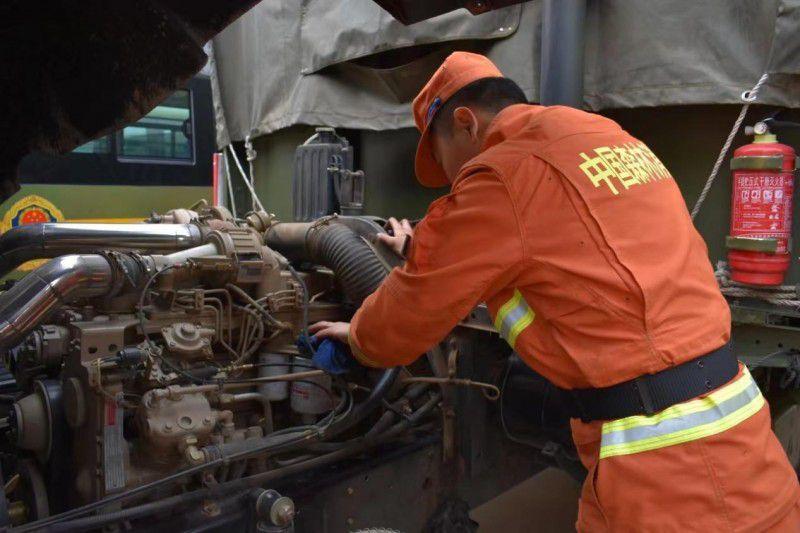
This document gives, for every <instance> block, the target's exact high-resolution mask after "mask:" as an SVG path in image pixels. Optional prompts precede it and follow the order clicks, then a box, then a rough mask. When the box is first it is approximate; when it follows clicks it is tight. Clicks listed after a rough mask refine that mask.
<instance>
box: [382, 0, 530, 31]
mask: <svg viewBox="0 0 800 533" xmlns="http://www.w3.org/2000/svg"><path fill="white" fill-rule="evenodd" d="M374 1H375V3H376V4H378V5H379V6H381V7H382V8H383V9H385V10H386V11H388V12H389V14H390V15H392V16H393V17H394V18H396V19H397V20H398V21H400V22H401V23H403V24H406V25H408V24H414V23H415V22H421V21H423V20H428V19H429V18H433V17H435V16H437V15H442V14H444V13H449V12H450V11H455V10H456V9H461V8H464V9H467V10H469V12H470V13H472V14H473V15H480V14H481V13H486V12H487V11H493V10H495V9H500V8H501V7H507V6H510V5H514V4H521V3H522V2H526V1H527V0H427V1H420V0H374Z"/></svg>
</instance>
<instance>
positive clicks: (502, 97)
mask: <svg viewBox="0 0 800 533" xmlns="http://www.w3.org/2000/svg"><path fill="white" fill-rule="evenodd" d="M527 103H528V99H527V98H525V93H524V92H522V89H520V88H519V85H517V84H516V83H515V82H514V81H513V80H510V79H508V78H481V79H479V80H475V81H473V82H472V83H470V84H468V85H465V86H464V87H462V88H461V89H459V90H458V91H457V92H456V93H455V94H454V95H453V96H451V97H450V98H449V99H448V100H447V101H446V102H445V103H444V105H443V106H442V107H441V108H440V109H439V111H437V112H436V115H434V117H433V122H431V131H432V133H435V134H437V135H438V134H442V133H444V134H446V135H447V136H449V135H450V133H451V129H450V125H451V124H452V122H451V121H450V120H442V117H448V118H449V117H451V116H452V115H453V111H455V110H456V109H458V108H459V107H479V108H481V109H483V110H485V111H490V112H493V113H498V112H500V110H502V109H505V108H506V107H508V106H510V105H514V104H527ZM443 124H446V125H447V127H442V125H443Z"/></svg>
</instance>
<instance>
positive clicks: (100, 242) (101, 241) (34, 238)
mask: <svg viewBox="0 0 800 533" xmlns="http://www.w3.org/2000/svg"><path fill="white" fill-rule="evenodd" d="M201 244H203V233H202V232H201V230H200V228H199V227H197V226H195V225H194V224H77V223H75V224H73V223H47V224H30V225H26V226H17V227H16V228H12V229H10V230H8V231H6V232H5V233H3V234H2V235H0V277H2V276H4V275H6V274H8V273H9V272H11V271H12V270H14V269H15V268H17V267H18V266H19V265H21V264H22V263H24V262H26V261H30V260H31V259H44V258H51V257H58V256H61V255H64V254H69V253H81V252H93V251H96V250H101V249H102V250H138V251H142V252H172V251H178V250H184V249H186V248H192V247H194V246H198V245H201Z"/></svg>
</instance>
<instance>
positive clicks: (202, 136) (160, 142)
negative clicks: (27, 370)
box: [0, 74, 215, 271]
mask: <svg viewBox="0 0 800 533" xmlns="http://www.w3.org/2000/svg"><path fill="white" fill-rule="evenodd" d="M214 131H215V129H214V114H213V104H212V98H211V83H210V80H209V78H208V77H207V76H205V75H202V74H200V75H197V76H195V77H194V78H192V79H191V80H190V81H189V82H188V84H187V85H186V87H185V88H183V89H180V90H178V91H176V92H174V93H173V94H172V95H170V96H169V97H168V98H167V99H165V100H164V101H163V102H161V103H160V104H159V105H158V106H157V107H155V109H153V110H152V111H150V112H149V113H148V114H147V115H146V116H144V117H142V118H141V119H140V120H139V121H138V122H135V123H133V124H131V125H129V126H126V127H124V128H122V129H121V130H119V131H117V132H114V133H111V134H109V135H106V136H105V137H102V138H100V139H96V140H94V141H90V142H88V143H86V144H84V145H82V146H80V147H78V148H76V149H75V150H73V151H72V152H70V153H68V154H64V155H48V154H42V153H33V154H30V155H28V156H27V157H26V158H25V159H23V160H22V162H21V163H20V165H19V174H18V175H19V182H20V185H21V189H20V190H19V191H18V192H17V193H16V194H15V195H14V196H12V197H11V198H9V199H8V200H6V201H5V202H4V203H3V204H2V206H0V232H5V231H7V230H8V229H10V228H12V227H15V226H19V225H23V224H37V223H40V222H108V223H111V222H117V223H118V222H123V223H127V222H141V221H142V220H144V219H146V218H147V217H148V216H149V215H150V213H151V212H152V211H153V210H155V211H157V212H164V211H167V210H169V209H173V208H175V207H178V206H181V207H190V206H192V205H194V204H196V203H197V202H199V201H201V200H203V199H205V200H208V201H211V200H212V157H213V154H214V150H215V133H214ZM38 263H41V261H39V262H36V261H32V262H30V263H26V264H25V265H22V266H21V267H20V269H19V270H22V271H27V270H31V269H32V268H34V267H35V266H36V264H38Z"/></svg>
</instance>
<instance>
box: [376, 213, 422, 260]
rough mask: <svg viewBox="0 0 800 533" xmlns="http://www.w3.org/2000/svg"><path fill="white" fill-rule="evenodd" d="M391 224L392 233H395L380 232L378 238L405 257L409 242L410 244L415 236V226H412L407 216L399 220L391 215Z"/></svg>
mask: <svg viewBox="0 0 800 533" xmlns="http://www.w3.org/2000/svg"><path fill="white" fill-rule="evenodd" d="M389 224H390V225H391V226H392V233H394V235H389V234H388V233H379V234H378V240H379V241H381V242H382V243H384V244H385V245H386V246H388V247H389V248H391V249H392V251H394V253H396V254H397V255H399V256H400V257H405V256H406V254H405V252H406V250H407V249H408V244H410V242H411V239H412V238H413V237H414V228H412V227H411V223H410V222H409V221H408V220H406V219H405V218H404V219H403V220H401V221H399V222H398V221H397V219H396V218H394V217H391V218H390V219H389Z"/></svg>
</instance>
